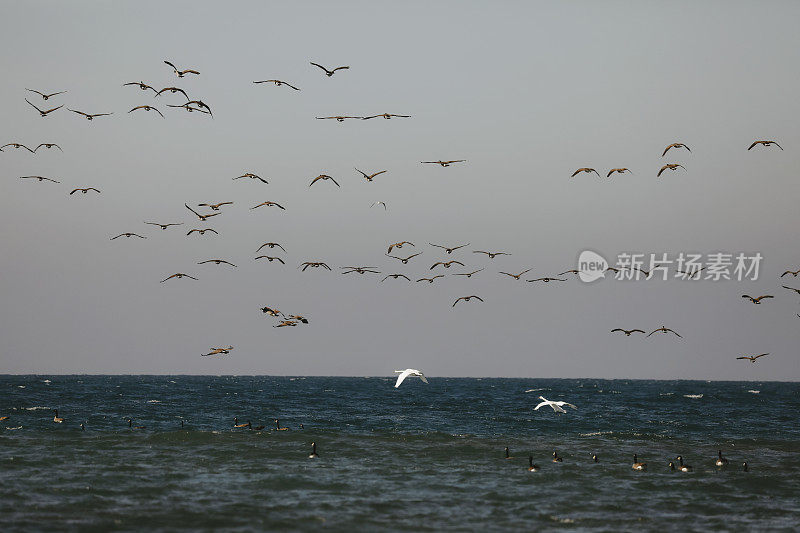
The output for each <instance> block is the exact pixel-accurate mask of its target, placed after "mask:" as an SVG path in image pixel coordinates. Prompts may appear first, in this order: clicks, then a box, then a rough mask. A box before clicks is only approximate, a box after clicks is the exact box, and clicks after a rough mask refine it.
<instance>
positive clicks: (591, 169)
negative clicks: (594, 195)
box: [570, 167, 600, 178]
mask: <svg viewBox="0 0 800 533" xmlns="http://www.w3.org/2000/svg"><path fill="white" fill-rule="evenodd" d="M581 172H585V173H586V174H590V173H592V172H594V173H595V174H597V177H598V178H599V177H600V174H599V173H598V172H597V171H596V170H595V169H593V168H588V167H583V168H579V169H578V170H576V171H575V172H573V173H572V175H571V176H570V178H574V177H575V176H577V175H578V174H580V173H581Z"/></svg>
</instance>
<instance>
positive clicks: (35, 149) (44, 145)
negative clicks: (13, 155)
mask: <svg viewBox="0 0 800 533" xmlns="http://www.w3.org/2000/svg"><path fill="white" fill-rule="evenodd" d="M41 147H45V148H47V149H48V150H49V149H50V148H53V147H56V148H58V149H59V151H61V152H63V151H64V150H61V147H60V146H59V145H57V144H56V143H41V144H40V145H39V146H37V147H36V148H34V149H33V150H32V151H33V153H34V154H35V153H36V151H37V150H38V149H39V148H41Z"/></svg>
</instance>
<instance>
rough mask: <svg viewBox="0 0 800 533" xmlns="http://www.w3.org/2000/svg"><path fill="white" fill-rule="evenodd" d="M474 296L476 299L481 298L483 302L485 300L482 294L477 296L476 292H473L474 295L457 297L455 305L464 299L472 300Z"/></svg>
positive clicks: (466, 300)
mask: <svg viewBox="0 0 800 533" xmlns="http://www.w3.org/2000/svg"><path fill="white" fill-rule="evenodd" d="M472 298H475V299H476V300H480V301H481V302H482V301H483V298H481V297H480V296H475V295H474V294H473V295H472V296H462V297H460V298H457V299H456V301H455V302H453V307H455V306H456V304H457V303H458V302H460V301H462V300H463V301H465V302H468V301H470V300H471V299H472Z"/></svg>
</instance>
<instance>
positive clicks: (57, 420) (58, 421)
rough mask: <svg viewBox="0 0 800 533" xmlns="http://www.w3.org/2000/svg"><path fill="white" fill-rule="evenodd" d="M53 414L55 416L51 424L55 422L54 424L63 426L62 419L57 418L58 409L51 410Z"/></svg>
mask: <svg viewBox="0 0 800 533" xmlns="http://www.w3.org/2000/svg"><path fill="white" fill-rule="evenodd" d="M53 412H54V413H55V415H54V416H53V422H55V423H56V424H63V423H64V419H63V418H59V416H58V409H53Z"/></svg>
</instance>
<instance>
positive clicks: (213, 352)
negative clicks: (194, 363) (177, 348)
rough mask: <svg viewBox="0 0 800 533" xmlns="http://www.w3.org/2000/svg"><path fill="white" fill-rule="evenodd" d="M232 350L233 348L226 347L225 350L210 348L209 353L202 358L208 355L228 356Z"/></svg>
mask: <svg viewBox="0 0 800 533" xmlns="http://www.w3.org/2000/svg"><path fill="white" fill-rule="evenodd" d="M231 350H233V346H228V347H227V348H211V351H210V352H208V353H204V354H202V356H203V357H208V356H209V355H228V354H229V353H231Z"/></svg>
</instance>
